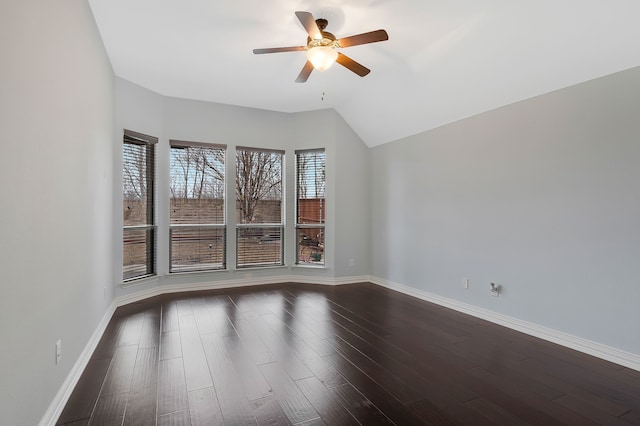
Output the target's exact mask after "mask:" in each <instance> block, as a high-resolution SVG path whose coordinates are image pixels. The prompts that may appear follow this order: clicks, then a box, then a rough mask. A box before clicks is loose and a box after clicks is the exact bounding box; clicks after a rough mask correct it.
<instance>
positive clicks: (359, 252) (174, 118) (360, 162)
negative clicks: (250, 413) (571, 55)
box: [113, 78, 369, 295]
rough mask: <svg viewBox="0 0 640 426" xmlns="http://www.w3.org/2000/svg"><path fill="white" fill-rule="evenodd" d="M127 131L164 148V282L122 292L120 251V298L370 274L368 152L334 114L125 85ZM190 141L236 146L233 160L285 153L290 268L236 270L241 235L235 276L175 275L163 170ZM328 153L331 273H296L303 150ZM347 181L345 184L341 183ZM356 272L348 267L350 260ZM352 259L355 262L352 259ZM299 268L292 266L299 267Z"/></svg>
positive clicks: (161, 178) (120, 96) (162, 178)
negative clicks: (175, 148) (298, 162)
mask: <svg viewBox="0 0 640 426" xmlns="http://www.w3.org/2000/svg"><path fill="white" fill-rule="evenodd" d="M122 129H129V130H134V131H137V132H141V133H147V134H149V135H152V136H156V137H158V138H159V143H158V147H157V153H158V155H157V167H158V171H159V172H158V185H157V191H158V193H157V204H158V209H157V215H156V216H157V225H158V237H159V238H158V240H159V242H160V243H159V248H158V272H159V276H158V277H157V278H154V279H150V280H143V281H140V282H139V283H136V284H135V285H133V286H129V287H124V288H121V287H120V284H121V281H118V280H120V279H121V276H122V269H121V264H122V249H121V247H120V246H117V248H116V253H115V254H114V257H115V258H116V259H117V260H116V262H115V263H114V266H113V274H114V276H115V279H116V281H115V285H116V286H117V295H126V294H131V293H136V292H140V291H143V290H147V289H152V288H154V287H156V286H163V285H175V284H194V283H202V282H215V281H221V280H232V279H243V278H244V277H245V274H247V273H250V274H252V278H257V279H259V278H267V277H273V276H282V275H289V276H290V275H299V276H301V277H316V278H321V279H334V278H338V277H340V278H344V277H349V276H358V275H363V274H366V273H367V271H368V257H369V256H368V236H367V231H368V229H369V220H368V206H369V190H368V187H369V184H368V178H367V176H368V149H367V148H366V145H365V144H364V143H363V142H362V141H361V140H360V139H359V138H358V136H357V135H356V134H355V133H354V132H353V131H352V130H351V129H350V128H349V126H348V125H347V124H346V123H345V122H344V120H342V118H341V117H340V116H339V115H338V114H337V113H336V112H335V111H334V110H320V111H313V112H302V113H296V114H287V113H279V112H271V111H265V110H259V109H252V108H244V107H237V106H232V105H223V104H216V103H211V102H202V101H194V100H186V99H178V98H171V97H164V96H161V95H158V94H156V93H153V92H151V91H149V90H147V89H145V88H142V87H140V86H137V85H135V84H133V83H131V82H128V81H126V80H123V79H119V78H118V79H116V123H115V132H116V134H117V135H118V136H117V138H119V137H120V135H121V134H122ZM170 139H179V140H190V141H198V142H211V143H221V144H226V145H227V146H228V154H227V155H228V159H233V158H234V156H235V147H236V146H251V147H261V148H274V149H282V150H285V152H286V155H285V172H286V175H285V182H286V194H285V209H286V212H287V215H286V218H287V219H286V223H285V226H286V231H287V232H286V247H288V249H287V251H286V255H285V259H286V264H287V265H289V266H290V267H289V268H287V267H285V268H273V269H271V268H269V269H253V270H251V271H247V270H241V271H234V270H233V265H235V254H234V253H235V241H234V238H233V235H234V233H233V232H230V234H229V236H230V238H229V239H228V253H229V256H228V258H227V265H228V267H229V269H230V270H229V271H217V272H210V273H189V274H171V275H169V274H168V270H169V265H168V243H167V242H168V231H167V230H168V226H169V220H168V211H169V199H168V194H169V180H168V174H167V173H162V170H168V168H169V142H168V141H169V140H170ZM311 148H325V150H326V162H327V166H326V167H327V182H326V199H327V213H326V214H327V228H326V241H325V245H326V250H325V251H326V258H325V263H326V268H323V269H319V268H309V267H295V266H292V265H293V264H294V263H295V254H294V247H295V233H294V229H295V228H294V225H295V224H294V222H293V218H294V206H295V193H294V191H293V188H294V184H295V174H294V171H295V158H294V153H295V150H298V149H311ZM233 163H234V162H233V161H227V176H234V175H235V172H234V167H235V165H234V164H233ZM114 164H115V169H116V170H121V168H122V160H121V158H116V159H115V163H114ZM338 181H340V184H339V185H338V184H337V182H338ZM227 185H228V188H227V194H235V188H234V186H233V181H232V180H231V179H227ZM114 186H115V187H116V188H120V187H121V186H122V177H121V176H120V175H119V174H116V176H114ZM114 197H115V198H114V217H115V221H116V226H115V229H114V234H113V236H114V238H121V226H122V217H121V216H122V213H121V208H122V200H121V199H120V198H119V197H120V192H119V191H116V192H115V195H114ZM233 209H234V205H233V203H228V208H227V217H229V218H233V217H234V212H233ZM349 258H353V259H354V267H348V259H349ZM345 259H347V260H345ZM291 266H292V267H291Z"/></svg>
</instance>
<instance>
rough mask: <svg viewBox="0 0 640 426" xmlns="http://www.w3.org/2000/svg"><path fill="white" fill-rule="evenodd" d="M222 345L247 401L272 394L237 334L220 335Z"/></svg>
mask: <svg viewBox="0 0 640 426" xmlns="http://www.w3.org/2000/svg"><path fill="white" fill-rule="evenodd" d="M222 341H223V343H224V347H225V349H226V351H227V353H228V354H229V356H230V358H231V362H232V363H233V365H234V367H235V370H236V371H237V372H239V373H238V379H239V381H240V384H241V386H242V389H243V390H244V393H245V395H246V396H247V399H248V400H249V401H253V400H255V399H261V398H265V397H268V396H272V395H273V392H272V390H271V386H269V384H268V383H267V381H266V380H265V378H264V376H263V375H262V372H261V371H260V369H259V368H258V366H257V364H256V363H255V362H254V361H253V359H251V357H250V356H249V354H250V352H251V348H248V347H246V346H245V344H244V343H243V342H242V340H241V339H240V337H239V336H237V335H235V336H222Z"/></svg>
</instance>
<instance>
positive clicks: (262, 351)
mask: <svg viewBox="0 0 640 426" xmlns="http://www.w3.org/2000/svg"><path fill="white" fill-rule="evenodd" d="M233 325H234V326H235V330H236V331H237V335H238V336H240V339H242V341H243V342H244V344H245V346H246V347H247V348H250V349H251V350H250V353H249V355H250V357H251V358H252V359H253V361H254V362H255V364H256V365H260V364H268V363H271V362H275V361H276V357H275V356H274V355H273V354H272V353H271V351H270V350H269V348H267V346H266V345H265V344H264V342H263V341H262V339H261V338H260V336H259V335H258V333H257V332H256V330H255V329H254V328H253V326H251V323H250V322H249V321H248V320H244V319H234V320H233ZM231 335H232V334H231Z"/></svg>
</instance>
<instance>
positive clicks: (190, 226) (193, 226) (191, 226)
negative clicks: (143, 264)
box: [168, 139, 228, 274]
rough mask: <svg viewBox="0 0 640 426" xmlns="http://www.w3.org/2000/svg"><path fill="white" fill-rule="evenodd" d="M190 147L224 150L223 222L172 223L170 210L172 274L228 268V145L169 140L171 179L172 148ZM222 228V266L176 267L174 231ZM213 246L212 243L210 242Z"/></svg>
mask: <svg viewBox="0 0 640 426" xmlns="http://www.w3.org/2000/svg"><path fill="white" fill-rule="evenodd" d="M174 148H175V149H190V148H206V149H218V150H221V151H222V156H223V164H222V166H223V167H222V174H223V180H222V214H223V220H222V223H179V224H175V223H174V224H172V223H171V221H172V217H171V216H172V215H171V211H169V215H168V216H169V273H170V274H181V273H190V272H212V271H221V270H226V269H227V258H228V256H227V248H228V244H227V238H228V232H227V187H226V179H227V176H226V162H227V145H224V144H216V143H205V142H192V141H182V140H175V139H170V140H169V178H170V179H169V180H170V181H171V176H172V171H171V167H172V164H171V159H172V150H173V149H174ZM169 189H170V190H171V183H169ZM172 199H173V197H172V195H171V194H169V209H171V200H172ZM214 229H218V230H222V253H221V257H222V261H221V264H220V266H218V267H204V266H203V267H197V266H194V267H187V266H183V267H182V268H180V269H178V268H176V267H174V264H173V251H174V246H173V239H172V237H173V232H174V231H178V230H214ZM210 247H211V244H210Z"/></svg>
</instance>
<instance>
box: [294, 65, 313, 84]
mask: <svg viewBox="0 0 640 426" xmlns="http://www.w3.org/2000/svg"><path fill="white" fill-rule="evenodd" d="M311 71H313V64H312V63H311V62H309V61H307V63H306V64H304V67H302V71H300V74H298V78H296V83H304V82H305V81H307V79H308V78H309V76H310V75H311Z"/></svg>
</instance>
